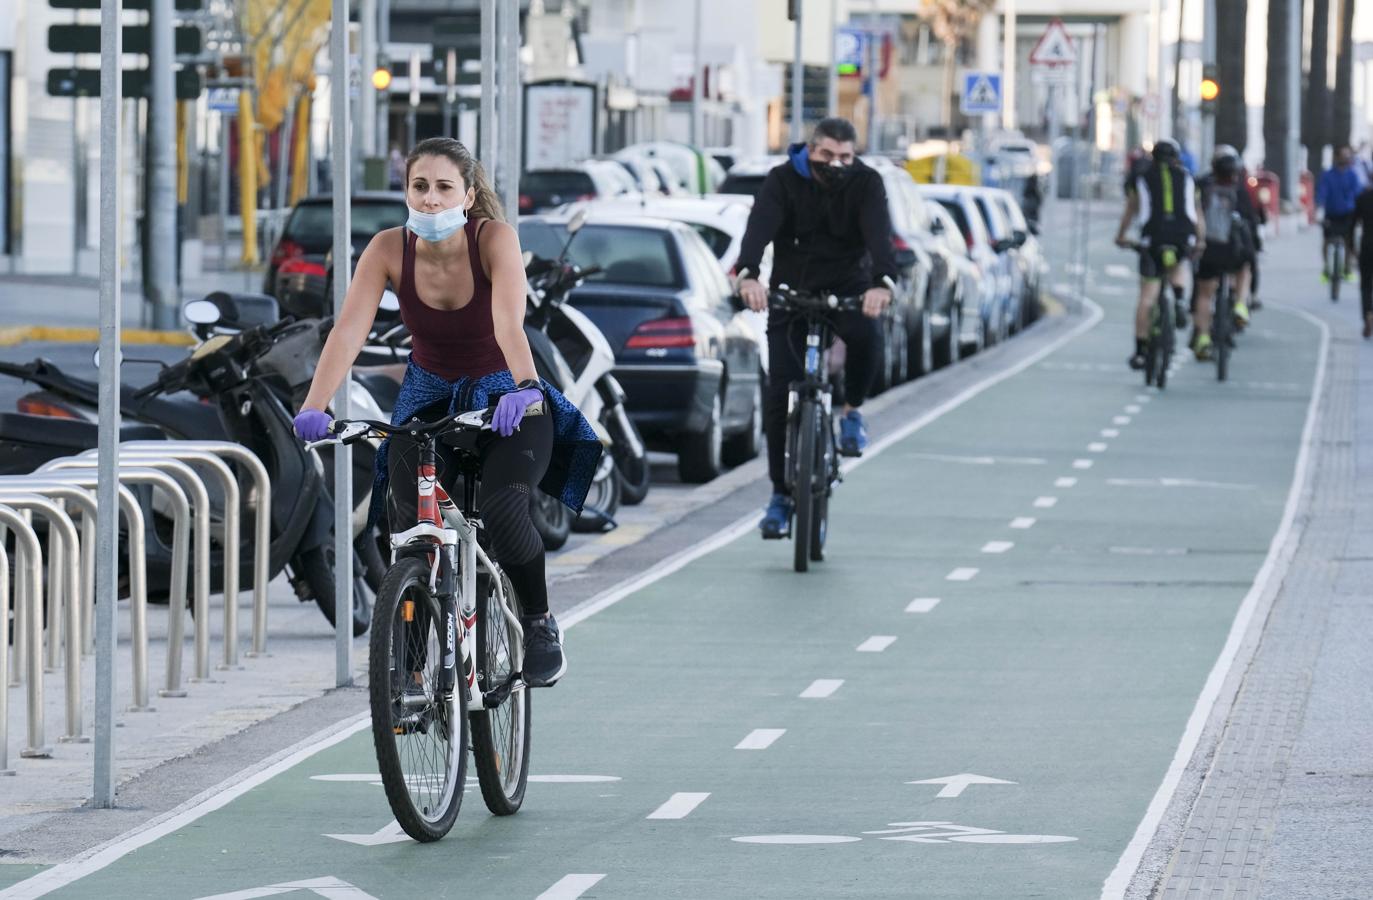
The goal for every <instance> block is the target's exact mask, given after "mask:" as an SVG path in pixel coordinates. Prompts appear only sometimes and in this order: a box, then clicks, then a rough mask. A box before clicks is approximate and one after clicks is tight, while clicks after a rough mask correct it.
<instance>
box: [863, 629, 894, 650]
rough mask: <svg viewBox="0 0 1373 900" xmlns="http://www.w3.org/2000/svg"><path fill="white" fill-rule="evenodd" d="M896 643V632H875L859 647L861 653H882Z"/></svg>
mask: <svg viewBox="0 0 1373 900" xmlns="http://www.w3.org/2000/svg"><path fill="white" fill-rule="evenodd" d="M895 643H896V635H894V634H874V635H873V636H872V637H870V638H868V639H867V640H866V641H864V642H863V643H861V644H859V645H858V648H857V649H858V652H859V653H881V652H882V651H883V650H886V649H887V648H888V647H890V646H891V645H892V644H895Z"/></svg>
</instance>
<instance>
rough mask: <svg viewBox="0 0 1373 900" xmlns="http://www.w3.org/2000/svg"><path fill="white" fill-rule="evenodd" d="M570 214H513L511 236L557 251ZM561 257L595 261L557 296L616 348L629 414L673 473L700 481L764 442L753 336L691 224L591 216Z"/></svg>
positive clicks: (548, 253) (540, 251)
mask: <svg viewBox="0 0 1373 900" xmlns="http://www.w3.org/2000/svg"><path fill="white" fill-rule="evenodd" d="M569 219H570V216H569V215H565V214H564V215H558V216H531V217H527V218H523V219H521V220H520V226H519V227H520V240H521V242H522V244H523V246H524V248H525V249H526V250H529V251H532V252H533V253H534V254H535V255H536V256H541V257H547V258H556V257H557V255H558V254H559V253H560V252H561V250H562V247H563V244H564V242H566V240H567V228H566V224H567V221H568V220H569ZM568 259H569V260H570V261H571V262H574V263H576V264H577V265H578V266H581V267H583V268H590V267H593V266H594V267H597V268H598V269H599V271H596V272H594V273H592V274H591V275H590V276H589V277H588V278H587V279H586V281H585V283H584V284H583V285H582V286H581V287H579V288H577V289H576V290H575V291H573V292H572V293H571V294H569V296H568V302H570V303H571V304H572V305H573V306H574V307H576V308H577V309H579V310H581V311H582V312H584V313H586V315H587V316H588V317H589V318H591V320H592V321H593V322H595V323H596V326H597V327H599V328H600V329H601V331H602V333H604V334H605V337H606V340H608V341H609V342H610V345H611V347H612V348H613V349H614V351H615V372H614V374H615V377H616V378H617V379H618V380H619V382H620V384H621V385H623V387H624V389H625V393H626V395H627V399H626V404H625V405H626V408H627V410H628V411H629V415H630V418H631V419H632V420H633V421H634V424H635V425H636V426H637V427H638V429H639V431H640V432H641V433H642V434H643V436H644V439H645V441H646V442H647V443H648V445H649V446H650V447H652V448H654V449H660V450H667V451H670V452H674V453H676V454H677V471H678V474H679V475H680V476H681V478H682V480H683V481H689V482H704V481H709V480H710V479H712V478H714V477H715V476H716V475H718V474H719V473H720V471H721V470H722V468H723V466H724V465H725V464H726V463H729V464H734V463H739V462H743V461H744V460H747V459H751V458H753V457H754V456H757V455H758V453H759V452H761V450H762V446H763V390H762V377H761V372H762V368H761V359H760V348H759V341H758V338H757V336H756V334H755V333H754V331H753V329H752V328H750V327H749V326H748V325H747V324H746V323H745V321H744V319H743V318H742V317H741V316H740V314H738V313H736V312H735V310H734V308H733V306H732V305H731V303H730V296H731V294H732V293H733V289H732V287H731V286H730V284H729V281H728V279H726V278H725V274H724V271H723V270H722V269H721V268H720V265H719V263H718V262H717V261H716V258H715V256H714V254H712V253H711V251H710V248H709V247H708V246H707V245H706V243H705V241H704V240H702V238H701V236H700V235H699V234H698V233H697V231H696V230H695V229H694V228H692V227H691V226H690V225H687V224H685V223H682V222H672V221H668V220H665V219H657V218H651V217H647V216H642V215H634V216H630V215H619V214H604V215H602V214H596V215H593V216H590V217H589V218H588V219H587V222H586V224H585V225H584V226H583V227H582V228H581V230H580V231H578V232H577V234H576V236H575V237H574V238H573V239H572V241H571V243H570V245H568Z"/></svg>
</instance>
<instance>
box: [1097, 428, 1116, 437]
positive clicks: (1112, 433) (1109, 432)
mask: <svg viewBox="0 0 1373 900" xmlns="http://www.w3.org/2000/svg"><path fill="white" fill-rule="evenodd" d="M1101 436H1102V437H1104V438H1118V437H1120V429H1119V428H1103V429H1101Z"/></svg>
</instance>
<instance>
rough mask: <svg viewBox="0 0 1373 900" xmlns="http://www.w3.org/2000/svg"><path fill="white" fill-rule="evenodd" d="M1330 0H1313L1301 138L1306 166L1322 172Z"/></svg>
mask: <svg viewBox="0 0 1373 900" xmlns="http://www.w3.org/2000/svg"><path fill="white" fill-rule="evenodd" d="M1329 56H1330V0H1312V2H1311V67H1310V69H1309V70H1308V72H1307V76H1306V99H1305V102H1303V103H1302V126H1301V142H1302V144H1304V145H1305V146H1306V168H1307V169H1309V170H1311V171H1312V172H1319V171H1320V168H1321V155H1322V153H1323V151H1324V150H1325V145H1326V144H1328V143H1330V87H1329V83H1328V82H1329V65H1328V62H1329Z"/></svg>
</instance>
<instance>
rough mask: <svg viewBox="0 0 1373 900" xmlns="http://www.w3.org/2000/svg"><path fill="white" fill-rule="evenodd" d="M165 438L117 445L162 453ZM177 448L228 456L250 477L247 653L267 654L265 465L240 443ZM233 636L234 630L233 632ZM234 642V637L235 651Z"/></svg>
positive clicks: (268, 501) (268, 492)
mask: <svg viewBox="0 0 1373 900" xmlns="http://www.w3.org/2000/svg"><path fill="white" fill-rule="evenodd" d="M165 443H166V442H165V441H129V442H128V443H126V444H121V445H120V446H121V447H122V448H123V449H125V450H156V451H159V452H165V449H166V448H165V447H162V446H159V445H161V444H165ZM176 445H177V446H178V447H184V448H186V449H187V450H203V451H205V452H207V453H214V454H216V455H218V456H221V457H224V458H225V459H231V460H233V461H234V462H236V463H239V464H240V465H241V466H242V467H243V468H244V469H246V470H247V471H248V473H249V474H251V475H252V476H253V485H254V487H255V488H256V490H257V501H256V503H255V504H254V513H255V516H256V518H255V523H254V534H253V546H254V551H253V649H252V650H251V651H250V652H249V654H248V655H249V656H265V655H266V654H267V585H268V583H269V582H270V581H271V550H272V480H271V478H270V477H269V476H268V474H267V467H266V466H264V465H263V464H262V460H260V459H258V457H257V454H256V453H254V452H253V451H251V450H249V449H248V448H247V447H244V446H243V445H242V444H235V443H233V442H232V441H177V442H176ZM234 635H235V639H236V638H237V630H235V632H234ZM236 649H237V641H236V640H235V650H236ZM228 655H229V653H228V651H227V650H226V651H225V657H226V662H227V661H228Z"/></svg>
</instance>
